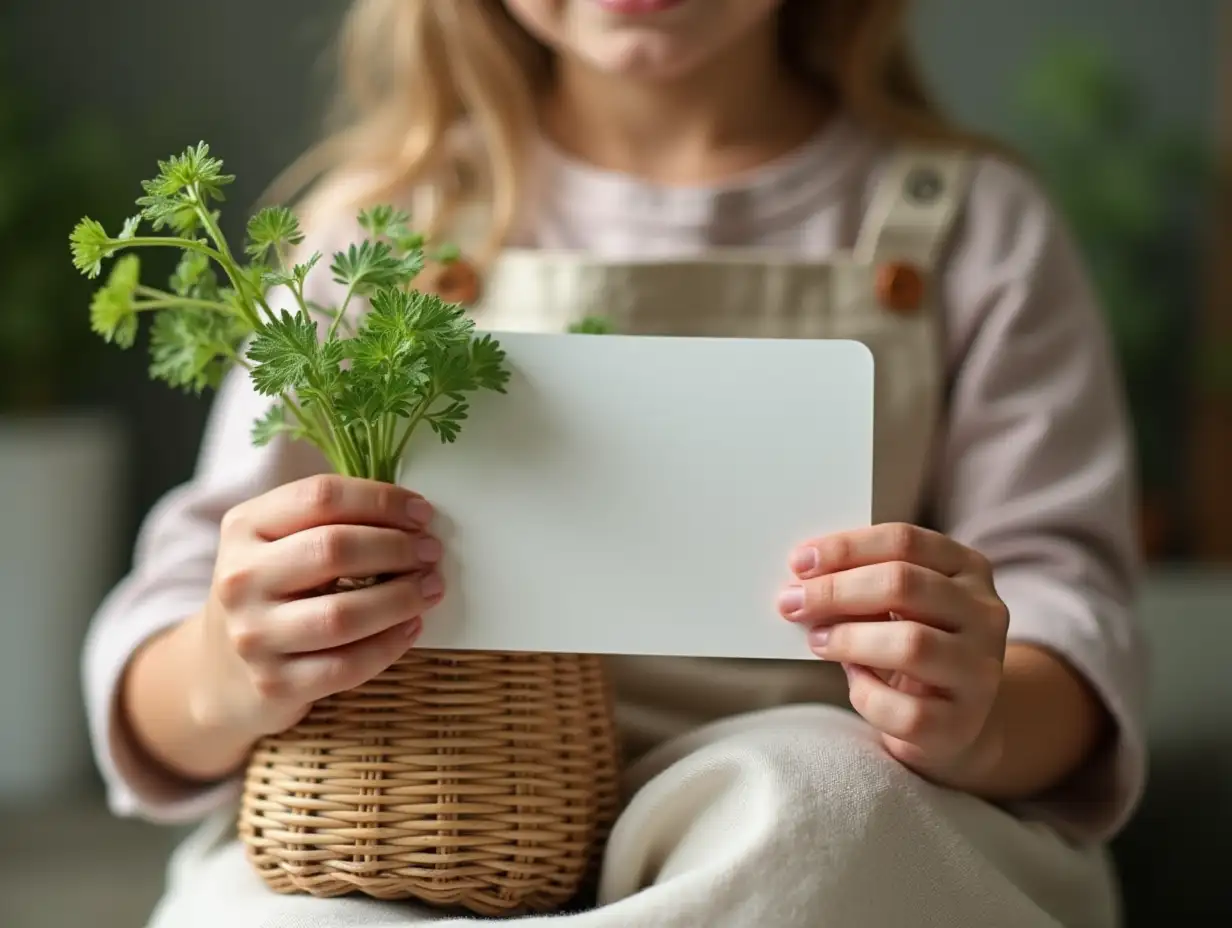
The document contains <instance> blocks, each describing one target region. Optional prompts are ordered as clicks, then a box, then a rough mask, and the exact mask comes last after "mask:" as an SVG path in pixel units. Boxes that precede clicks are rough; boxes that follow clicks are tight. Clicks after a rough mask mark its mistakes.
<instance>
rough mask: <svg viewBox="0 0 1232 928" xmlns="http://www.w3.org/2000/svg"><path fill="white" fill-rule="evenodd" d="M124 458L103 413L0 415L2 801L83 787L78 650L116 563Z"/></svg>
mask: <svg viewBox="0 0 1232 928" xmlns="http://www.w3.org/2000/svg"><path fill="white" fill-rule="evenodd" d="M123 457H124V441H123V431H122V429H121V428H120V426H119V424H118V423H117V422H116V421H115V420H114V419H113V418H111V417H108V416H105V415H82V416H67V415H66V416H55V417H45V418H29V419H21V418H10V419H5V418H0V802H4V803H9V802H24V801H38V800H40V799H43V798H53V797H56V796H63V795H64V794H65V792H71V791H74V790H77V789H80V788H82V787H83V786H85V785H87V784H88V783H89V780H90V777H91V771H92V761H91V757H90V752H89V745H88V741H87V738H86V729H85V718H84V711H83V708H82V697H81V683H80V680H81V676H80V669H79V668H80V661H81V646H82V640H83V638H84V635H85V631H86V628H87V627H88V625H89V621H90V617H91V615H92V614H93V612H94V610H95V609H96V608H97V607H98V604H99V600H100V599H101V597H102V596H103V595H105V594H106V592H107V587H108V584H109V582H110V581H111V579H112V574H113V571H114V568H115V565H116V564H117V557H116V555H117V551H116V545H117V543H118V541H119V537H118V536H119V525H120V523H119V520H120V517H121V513H122V508H121V506H120V496H121V492H120V490H121V482H120V481H121V472H122V465H123ZM118 563H120V564H123V560H122V559H120V560H119V561H118Z"/></svg>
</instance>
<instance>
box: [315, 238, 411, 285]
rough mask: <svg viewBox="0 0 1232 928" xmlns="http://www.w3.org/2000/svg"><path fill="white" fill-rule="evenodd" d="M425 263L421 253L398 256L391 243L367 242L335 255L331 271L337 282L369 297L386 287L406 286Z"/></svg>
mask: <svg viewBox="0 0 1232 928" xmlns="http://www.w3.org/2000/svg"><path fill="white" fill-rule="evenodd" d="M423 264H424V259H423V254H422V253H421V252H417V251H412V252H409V253H408V254H405V255H398V254H396V253H395V252H394V249H393V246H392V245H390V244H389V243H388V242H373V241H371V240H367V239H365V240H364V241H363V242H361V243H360V244H358V245H352V246H351V247H350V248H348V249H347V250H346V251H345V252H338V253H337V254H335V255H334V263H333V264H332V265H330V270H331V271H332V272H333V274H334V282H335V283H338V284H341V285H342V286H344V287H346V288H348V289H349V290H352V291H354V292H355V293H357V294H359V295H360V296H367V295H368V294H370V293H372V292H373V291H374V290H378V289H380V288H383V287H405V286H407V285H408V284H409V283H410V282H411V281H412V280H414V278H415V276H416V275H417V274H419V272H420V271H421V270H423Z"/></svg>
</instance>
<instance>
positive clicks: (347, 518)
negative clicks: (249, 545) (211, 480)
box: [223, 474, 432, 541]
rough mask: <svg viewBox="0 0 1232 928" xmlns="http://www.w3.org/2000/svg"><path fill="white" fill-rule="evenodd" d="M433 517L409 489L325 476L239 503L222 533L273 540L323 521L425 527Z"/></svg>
mask: <svg viewBox="0 0 1232 928" xmlns="http://www.w3.org/2000/svg"><path fill="white" fill-rule="evenodd" d="M431 518H432V507H431V505H430V504H429V503H428V502H427V501H426V500H425V499H424V498H423V497H422V496H420V495H419V494H417V493H412V492H411V491H410V490H407V489H404V488H402V487H398V486H394V485H392V484H388V483H383V482H381V481H376V480H361V479H358V478H354V477H339V476H337V475H333V474H322V475H319V476H315V477H308V478H306V479H304V480H297V481H295V482H294V483H289V484H286V485H285V486H281V487H278V488H276V489H274V490H271V491H270V492H269V493H265V494H263V495H262V496H259V497H257V498H255V499H253V500H250V501H249V502H246V503H243V504H241V505H240V506H237V507H235V508H234V509H233V510H231V511H230V512H228V513H227V516H226V517H225V518H224V520H223V531H224V533H235V532H239V533H243V534H245V535H246V536H248V537H257V538H261V539H264V540H266V541H273V540H276V539H279V538H286V537H287V536H289V535H294V534H295V533H297V532H303V531H305V530H307V529H311V528H315V527H319V526H325V525H337V524H351V525H381V526H387V527H390V528H401V529H413V528H422V527H423V526H425V525H426V524H427V523H428V522H429V521H430V520H431Z"/></svg>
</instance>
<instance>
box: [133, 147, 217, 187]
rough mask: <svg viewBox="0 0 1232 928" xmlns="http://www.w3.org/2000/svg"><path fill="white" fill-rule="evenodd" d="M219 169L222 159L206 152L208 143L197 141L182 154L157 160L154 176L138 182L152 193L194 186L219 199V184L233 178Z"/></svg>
mask: <svg viewBox="0 0 1232 928" xmlns="http://www.w3.org/2000/svg"><path fill="white" fill-rule="evenodd" d="M222 169H223V163H222V161H221V160H220V159H218V158H215V157H213V156H211V155H210V146H209V145H207V144H206V143H205V142H199V143H198V144H197V146H196V147H195V148H193V147H189V148H187V149H185V150H184V152H183V154H180V155H174V156H172V157H171V158H169V159H167V160H166V161H160V162H158V176H157V177H155V178H154V179H153V180H147V181H143V182H142V185H141V186H142V188H143V189H144V190H145V192H146V194H147V195H149V196H152V197H173V196H175V195H177V194H180V193H185V192H189V191H193V190H195V191H196V192H197V193H199V194H200V195H201V197H202V198H212V199H215V200H218V201H222V200H224V199H225V197H224V196H223V188H224V187H226V186H228V185H230V184H232V183H234V181H235V176H234V175H232V174H224V173H223V171H222Z"/></svg>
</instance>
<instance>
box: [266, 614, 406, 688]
mask: <svg viewBox="0 0 1232 928" xmlns="http://www.w3.org/2000/svg"><path fill="white" fill-rule="evenodd" d="M422 629H423V623H422V620H421V619H418V618H416V619H411V620H410V621H409V622H404V623H402V624H401V625H396V626H394V627H393V628H390V629H386V630H385V631H383V632H381V633H380V634H378V635H373V636H371V637H369V638H365V639H363V640H362V641H357V642H355V643H354V644H349V645H346V646H344V647H341V648H334V649H331V650H328V651H316V652H313V653H311V654H307V655H304V656H301V657H293V658H291V659H290V660H286V661H280V662H278V663H276V664H275V665H273V667H272V668H270V669H268V670H266V671H265V672H264V673H263V675H262V676H261V677H260V678H259V680H258V689H259V690H260V691H261V693H262V695H264V696H265V697H266V698H270V699H285V698H291V697H293V698H294V699H295V700H297V701H300V700H302V701H303V702H305V703H307V702H313V701H315V700H317V699H324V698H325V697H326V696H332V695H333V694H334V693H341V692H342V691H344V690H349V689H354V688H355V687H357V686H360V685H361V684H363V683H366V682H368V681H369V680H371V679H372V678H373V677H375V676H376V675H377V674H379V673H380V672H381V671H383V670H385V669H387V668H388V667H389V666H390V665H391V664H393V663H394V662H395V661H396V660H398V658H400V657H401V656H402V655H403V654H405V653H406V652H407V651H408V650H409V649H410V647H411V645H413V644H414V642H415V639H416V638H418V637H419V634H420V632H421V631H422Z"/></svg>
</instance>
